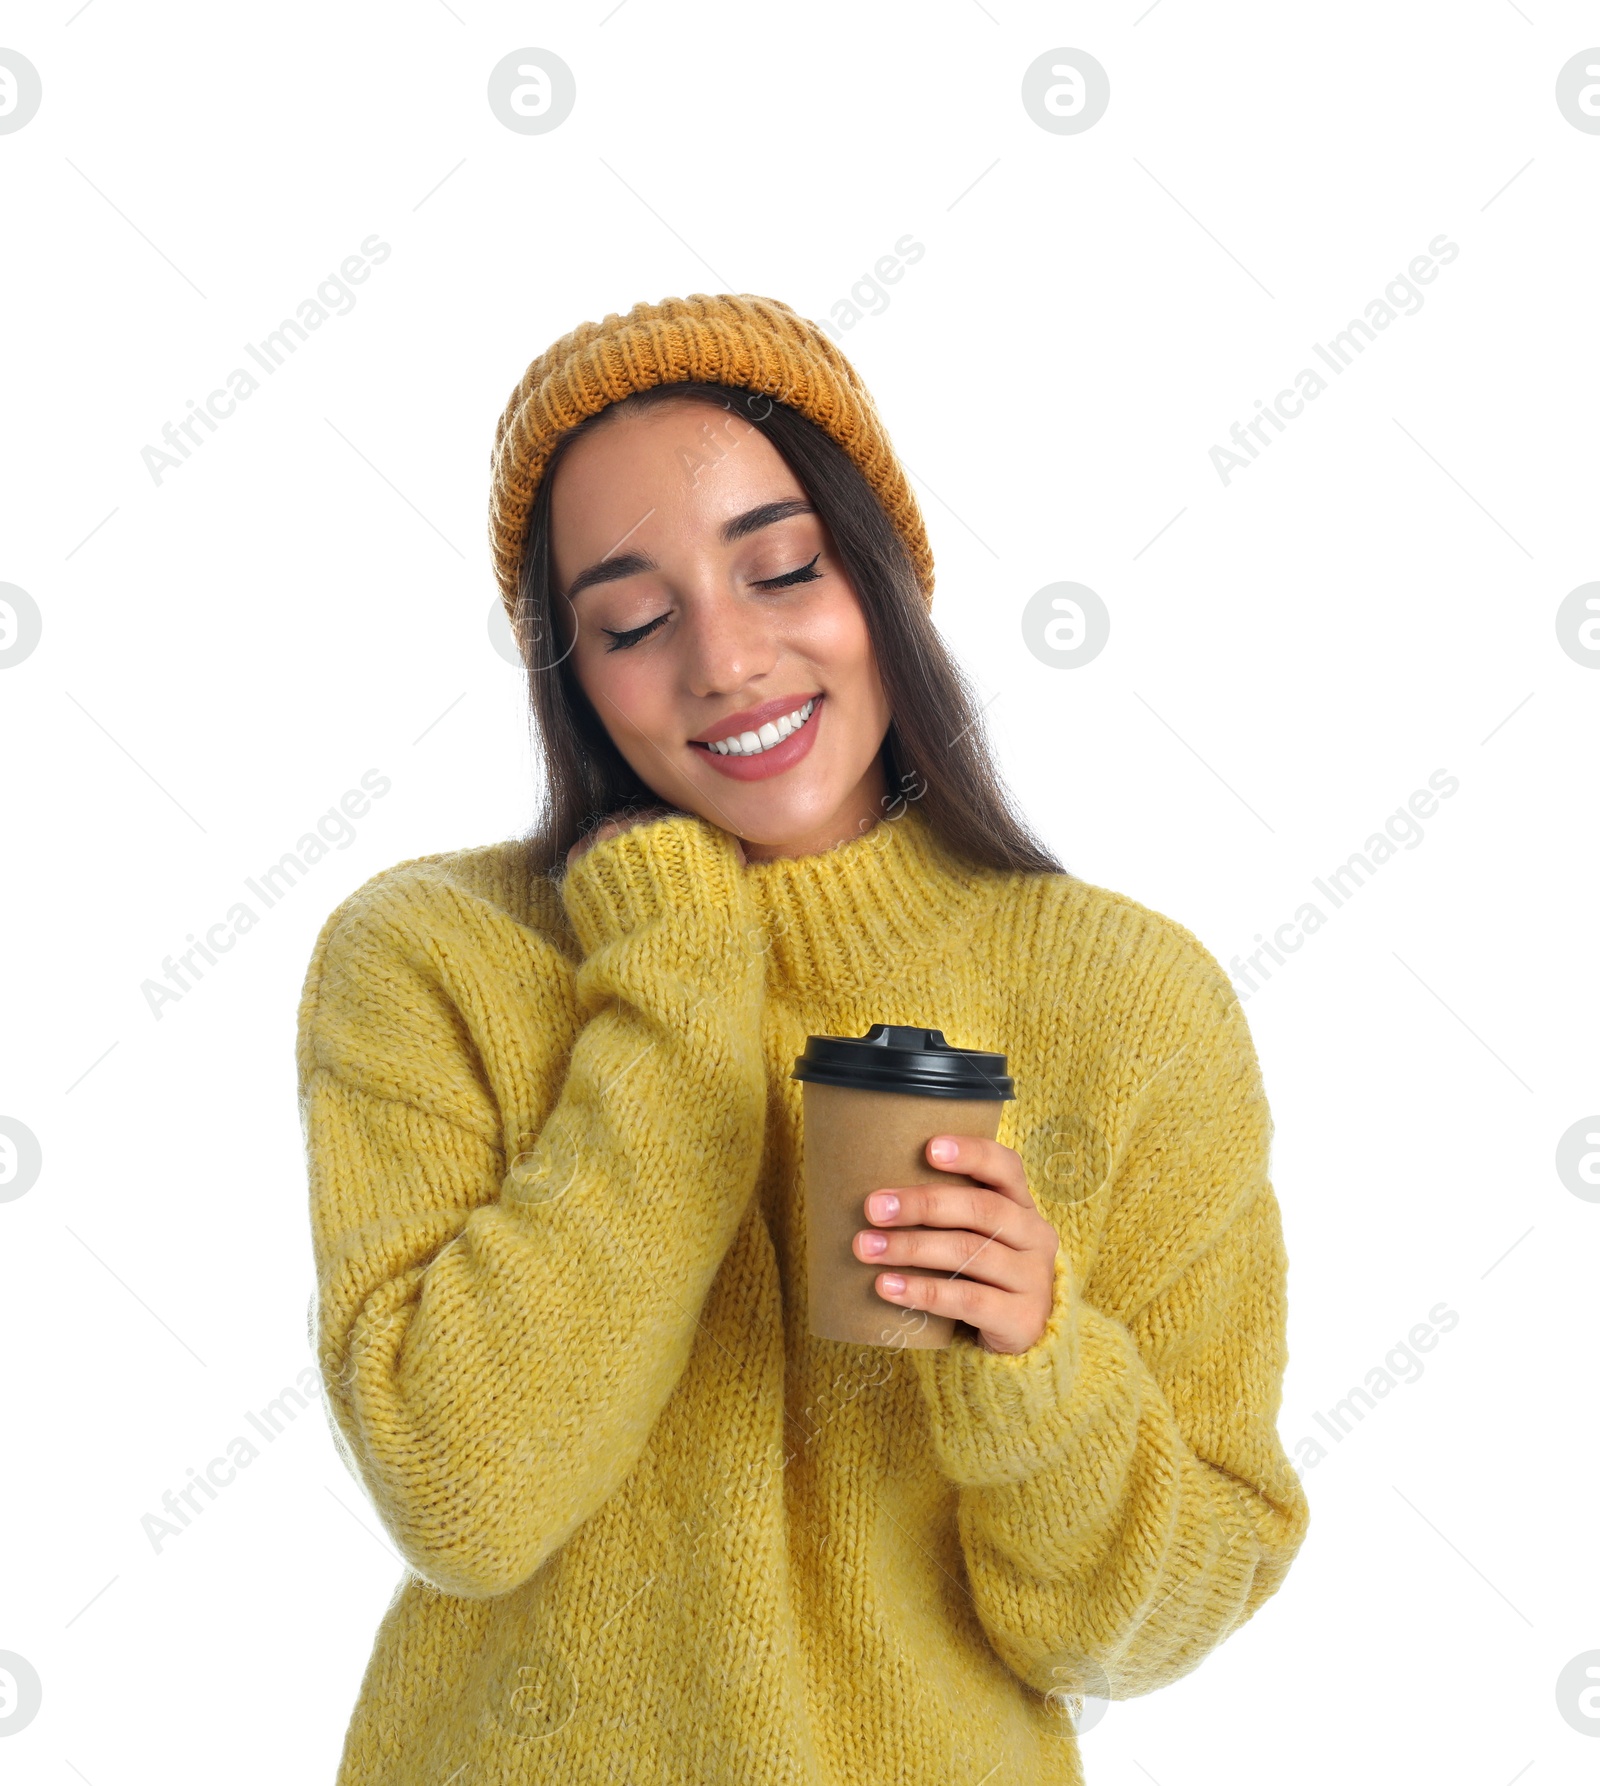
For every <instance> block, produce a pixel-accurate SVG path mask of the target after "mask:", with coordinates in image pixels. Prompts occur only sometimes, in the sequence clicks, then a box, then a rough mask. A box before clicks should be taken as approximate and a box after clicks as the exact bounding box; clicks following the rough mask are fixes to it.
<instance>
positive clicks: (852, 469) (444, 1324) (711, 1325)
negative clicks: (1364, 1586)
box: [299, 295, 1308, 1786]
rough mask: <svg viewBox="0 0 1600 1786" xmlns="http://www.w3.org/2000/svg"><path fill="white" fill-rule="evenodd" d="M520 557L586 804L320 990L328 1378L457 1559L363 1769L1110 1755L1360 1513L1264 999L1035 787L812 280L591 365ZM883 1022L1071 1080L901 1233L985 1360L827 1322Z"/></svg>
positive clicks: (385, 1636) (534, 480) (560, 792)
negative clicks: (1037, 806) (856, 1063)
mask: <svg viewBox="0 0 1600 1786" xmlns="http://www.w3.org/2000/svg"><path fill="white" fill-rule="evenodd" d="M491 538H492V542H493V546H494V551H495V560H496V568H497V572H498V575H499V578H500V582H501V588H502V593H503V595H504V597H505V600H506V602H507V606H508V610H509V611H510V612H511V613H512V614H513V617H514V621H515V625H516V630H517V633H518V637H519V642H520V645H521V648H522V650H523V653H524V656H525V658H526V660H527V663H528V666H529V678H530V693H531V701H532V710H533V714H534V717H535V720H536V722H537V726H538V731H539V736H540V741H541V745H542V755H543V761H544V768H545V775H546V793H545V803H544V812H543V814H542V820H541V823H540V825H539V827H538V829H537V831H536V832H535V833H534V834H533V835H532V836H531V837H530V838H529V839H526V840H522V841H513V842H508V843H501V844H495V845H491V846H488V847H484V848H476V849H466V850H459V851H453V852H449V853H446V854H441V855H434V856H426V857H422V858H420V859H418V860H415V861H411V862H404V863H401V864H399V865H397V866H396V867H394V868H391V869H389V870H388V871H386V872H385V873H383V874H380V875H378V876H376V877H375V878H374V879H373V880H371V881H369V882H368V883H367V884H366V885H365V886H364V887H362V888H360V889H359V890H358V891H357V892H355V893H354V894H352V895H351V896H350V898H348V899H347V900H345V901H344V903H343V904H342V905H341V906H340V907H339V908H338V909H337V910H336V911H335V912H334V913H333V914H332V915H331V916H330V918H329V919H328V921H327V923H326V925H325V926H324V928H323V930H322V933H321V935H320V937H319V939H318V942H317V945H316V950H315V954H314V956H313V958H312V961H311V965H310V969H309V972H308V975H307V979H306V985H305V991H304V995H303V999H302V1005H301V1017H300V1038H299V1071H300V1085H301V1097H302V1109H303V1113H304V1120H305V1125H306V1134H307V1145H308V1156H309V1162H310V1174H311V1215H312V1224H313V1233H314V1241H315V1252H316V1264H317V1273H318V1306H317V1338H318V1349H319V1358H320V1364H321V1369H322V1372H323V1377H324V1381H325V1384H326V1388H327V1394H328V1400H329V1405H330V1407H331V1409H332V1413H333V1416H334V1423H335V1429H336V1433H337V1436H338V1438H339V1439H340V1441H341V1447H342V1449H343V1450H344V1452H345V1455H346V1458H347V1461H348V1463H349V1465H350V1467H351V1468H352V1470H353V1471H354V1472H355V1473H356V1474H358V1475H359V1477H360V1479H361V1481H362V1482H363V1483H364V1484H365V1486H366V1488H367V1490H368V1492H369V1493H370V1495H371V1496H372V1499H373V1501H374V1503H375V1504H376V1506H377V1508H378V1509H379V1512H380V1513H381V1515H382V1518H383V1520H384V1523H385V1525H386V1527H387V1529H388V1531H389V1533H390V1535H391V1536H392V1538H393V1540H394V1542H395V1544H396V1546H397V1547H398V1548H399V1550H400V1551H401V1552H402V1553H403V1555H404V1556H405V1558H406V1561H407V1563H408V1565H409V1567H410V1570H411V1573H408V1575H407V1576H406V1578H405V1579H404V1581H403V1582H402V1584H401V1586H400V1588H399V1589H398V1591H397V1593H396V1596H395V1598H394V1600H393V1602H392V1604H391V1605H390V1607H389V1609H388V1612H387V1613H386V1615H385V1617H384V1620H383V1622H382V1625H381V1628H380V1630H379V1632H378V1636H377V1643H376V1647H375V1650H374V1653H373V1656H372V1659H371V1662H370V1664H369V1666H368V1670H367V1674H366V1677H365V1680H364V1682H363V1685H362V1690H361V1695H360V1700H359V1703H358V1704H357V1706H356V1708H355V1712H354V1715H353V1717H352V1720H351V1724H350V1728H349V1731H348V1734H347V1737H346V1742H345V1749H344V1758H343V1764H342V1767H341V1771H340V1774H339V1781H340V1786H368V1783H372V1786H376V1783H377V1782H380V1781H381V1782H383V1783H384V1786H408V1783H410V1782H423V1781H427V1782H430V1783H443V1782H447V1781H456V1780H459V1781H460V1782H461V1786H469V1783H470V1786H477V1783H479V1782H482V1783H485V1786H487V1783H489V1782H497V1783H498V1782H507V1781H513V1780H515V1781H561V1782H565V1783H577V1786H583V1783H587V1782H599V1781H625V1780H637V1781H640V1782H650V1783H651V1786H655V1783H657V1782H666V1781H674V1782H677V1781H682V1782H691V1781H693V1782H718V1783H721V1782H745V1781H748V1782H751V1783H752V1786H754V1783H755V1782H761V1783H762V1786H767V1783H769V1782H774V1781H789V1782H794V1783H796V1786H824V1783H825V1782H826V1783H829V1786H832V1783H836V1782H837V1783H843V1782H851V1783H854V1782H861V1783H863V1786H865V1783H868V1782H871V1783H872V1786H878V1783H880V1782H884V1783H887V1782H890V1781H895V1782H903V1783H905V1786H933V1783H934V1782H938V1783H939V1786H946V1783H947V1782H950V1781H955V1780H960V1781H972V1782H977V1781H979V1780H993V1781H995V1782H997V1783H998V1782H1001V1781H1024V1780H1026V1781H1030V1782H1032V1781H1041V1782H1063V1783H1065V1782H1077V1781H1080V1780H1081V1779H1082V1777H1083V1776H1082V1773H1081V1770H1080V1765H1079V1757H1078V1744H1077V1735H1076V1730H1075V1726H1074V1722H1073V1714H1074V1712H1075V1711H1079V1710H1081V1704H1082V1698H1083V1696H1085V1695H1095V1696H1097V1697H1099V1698H1103V1699H1116V1698H1128V1697H1132V1696H1134V1695H1137V1694H1142V1693H1148V1692H1150V1691H1152V1690H1153V1689H1155V1688H1157V1687H1160V1686H1162V1685H1164V1684H1165V1683H1167V1682H1169V1681H1172V1680H1175V1679H1177V1678H1178V1677H1180V1676H1181V1675H1183V1674H1185V1673H1187V1672H1188V1671H1189V1670H1191V1669H1192V1668H1194V1667H1195V1666H1196V1665H1197V1664H1198V1663H1199V1661H1200V1660H1201V1659H1202V1658H1203V1657H1204V1656H1205V1655H1206V1654H1207V1652H1208V1651H1210V1650H1211V1649H1213V1648H1214V1647H1215V1646H1216V1645H1217V1644H1219V1643H1220V1642H1221V1641H1222V1640H1223V1639H1224V1638H1225V1637H1226V1636H1227V1635H1228V1634H1229V1633H1230V1632H1231V1631H1233V1630H1235V1629H1236V1628H1237V1627H1238V1626H1239V1625H1240V1624H1241V1623H1243V1622H1244V1621H1245V1620H1246V1619H1248V1618H1249V1617H1251V1615H1252V1614H1253V1613H1254V1612H1255V1611H1256V1610H1257V1609H1258V1608H1259V1607H1260V1606H1261V1605H1262V1603H1263V1602H1264V1601H1265V1600H1266V1599H1267V1598H1268V1597H1269V1596H1270V1595H1271V1594H1272V1593H1273V1592H1274V1590H1275V1589H1276V1588H1277V1587H1278V1585H1279V1583H1280V1582H1281V1581H1282V1579H1283V1576H1284V1572H1285V1571H1286V1569H1287V1568H1288V1566H1289V1564H1290V1561H1291V1560H1292V1558H1293V1557H1294V1555H1295V1553H1296V1551H1297V1550H1298V1548H1299V1546H1300V1543H1301V1540H1302V1538H1303V1536H1304V1533H1305V1529H1306V1523H1307V1517H1308V1514H1307V1508H1306V1503H1305V1500H1304V1497H1303V1495H1302V1492H1301V1489H1300V1485H1299V1482H1298V1480H1297V1478H1296V1477H1295V1475H1294V1474H1293V1472H1292V1470H1291V1468H1290V1466H1289V1463H1288V1461H1287V1459H1286V1457H1285V1455H1284V1453H1283V1451H1282V1449H1281V1447H1280V1445H1279V1441H1278V1437H1277V1433H1276V1430H1275V1426H1274V1421H1275V1417H1276V1412H1277V1408H1278V1403H1279V1398H1280V1393H1281V1382H1282V1372H1283V1367H1284V1363H1285V1358H1286V1351H1285V1343H1284V1328H1285V1311H1284V1289H1285V1279H1286V1260H1285V1256H1284V1250H1283V1244H1282V1238H1281V1232H1280V1224H1279V1215H1278V1208H1277V1204H1276V1201H1275V1198H1274V1194H1273V1190H1272V1187H1271V1184H1270V1182H1269V1179H1268V1144H1269V1139H1270V1135H1271V1119H1270V1116H1269V1114H1268V1110H1267V1105H1266V1102H1265V1098H1264V1095H1263V1091H1262V1085H1261V1078H1260V1073H1259V1069H1258V1066H1257V1061H1256V1056H1255V1053H1254V1050H1253V1048H1252V1045H1251V1041H1250V1037H1249V1033H1248V1031H1247V1029H1246V1026H1245V1022H1244V1018H1243V1015H1242V1013H1241V1010H1240V1007H1239V1004H1238V1001H1237V1000H1236V998H1235V997H1234V996H1233V994H1232V991H1231V989H1230V987H1229V984H1228V980H1227V976H1226V975H1225V974H1224V973H1223V972H1222V970H1221V969H1220V968H1219V967H1218V965H1217V963H1216V962H1215V960H1214V959H1213V958H1212V957H1211V955H1210V954H1208V953H1207V951H1206V950H1205V949H1204V948H1203V947H1202V946H1201V945H1200V943H1199V942H1197V941H1196V939H1195V938H1194V937H1193V936H1192V935H1190V933H1189V932H1188V931H1187V930H1185V929H1183V928H1182V927H1181V926H1179V925H1177V924H1175V923H1173V922H1171V921H1170V920H1169V919H1166V918H1164V917H1162V916H1161V915H1159V914H1158V913H1155V912H1152V911H1149V910H1147V909H1146V908H1144V907H1143V906H1140V905H1138V904H1136V903H1135V902H1133V901H1132V900H1130V899H1127V898H1124V897H1122V896H1120V895H1118V894H1116V893H1113V892H1109V891H1106V890H1104V889H1101V888H1098V887H1096V886H1093V885H1091V884H1088V883H1086V882H1084V881H1081V880H1079V879H1076V878H1074V877H1072V876H1070V875H1068V874H1066V873H1064V872H1063V871H1062V870H1061V868H1060V866H1059V864H1057V863H1056V862H1055V861H1054V860H1053V859H1052V858H1051V857H1050V856H1049V854H1048V853H1047V852H1046V851H1045V850H1044V849H1043V848H1041V847H1040V845H1038V844H1037V843H1036V842H1034V841H1033V840H1032V838H1030V836H1029V835H1028V833H1027V831H1026V830H1025V828H1024V827H1023V825H1022V824H1021V823H1020V822H1019V821H1018V820H1017V818H1016V817H1015V816H1014V815H1013V814H1012V812H1011V811H1010V810H1009V808H1008V806H1007V803H1006V800H1005V798H1004V796H1003V794H1002V792H1001V790H1000V786H999V783H998V780H997V778H996V776H995V774H994V772H993V770H992V768H991V766H990V763H989V759H988V757H987V755H986V752H985V748H984V745H983V742H982V737H981V732H980V728H979V715H978V713H977V712H976V711H975V709H974V706H973V703H972V699H971V696H970V693H969V691H968V688H967V686H966V684H965V682H964V681H963V679H962V677H961V675H960V674H959V672H958V671H957V669H956V668H955V666H954V665H953V663H952V662H951V660H950V659H949V657H948V656H947V654H946V652H945V650H944V647H943V645H942V644H941V642H940V639H939V635H938V634H937V632H936V631H935V630H934V628H933V625H932V622H931V619H930V618H929V612H928V603H929V601H930V600H931V593H932V560H931V555H930V553H929V551H928V546H927V541H926V538H925V535H924V533H923V528H922V522H921V518H920V516H919V514H918V511H917V507H916V503H915V501H914V499H913V497H912V495H911V492H910V489H909V487H908V485H907V483H906V481H905V478H904V475H903V473H902V471H901V468H900V466H899V464H898V462H897V460H896V459H895V457H894V454H893V452H892V451H891V449H890V446H889V442H888V438H887V436H886V434H885V432H884V429H883V425H882V423H881V421H880V420H879V418H878V415H877V413H876V410H875V409H874V406H873V404H872V401H871V399H870V397H869V396H868V394H867V392H866V391H865V390H864V388H863V387H862V385H861V383H860V381H859V379H858V378H857V376H856V374H855V373H854V371H853V370H852V369H851V367H850V366H849V364H848V362H846V361H845V359H844V358H843V356H842V355H841V354H840V353H839V351H838V349H837V348H836V347H835V346H834V345H833V344H832V343H831V342H830V341H829V340H828V339H827V338H826V337H825V336H824V335H822V333H821V332H820V331H819V330H817V329H816V328H815V327H814V326H813V325H812V324H811V323H809V322H807V321H805V320H804V319H802V318H800V317H798V316H797V315H795V314H794V312H792V311H791V310H790V309H789V308H788V307H787V306H785V305H783V304H781V303H778V302H775V301H773V300H770V299H761V298H752V297H748V296H742V297H734V296H727V295H724V296H720V297H705V296H697V297H694V298H691V299H688V300H677V299H673V300H667V301H665V302H663V303H661V304H657V305H647V304H640V305H637V306H635V308H634V309H633V310H632V311H631V312H630V313H629V314H628V315H627V316H626V317H621V316H617V315H615V314H613V315H610V316H608V317H607V318H606V319H605V321H604V323H602V324H598V325H596V324H592V323H591V324H585V325H583V326H582V327H580V328H579V329H577V330H575V331H573V332H572V333H571V334H569V335H567V336H565V337H564V338H563V339H562V340H560V341H558V342H556V343H555V345H554V346H553V347H551V348H550V349H549V350H548V352H546V353H545V354H543V355H541V356H540V358H539V359H537V360H535V361H534V363H533V365H532V366H531V367H530V368H529V369H528V372H527V374H526V376H525V377H524V378H523V379H522V381H521V383H520V384H519V386H518V388H517V390H516V391H515V392H514V393H513V395H512V398H511V401H510V404H509V405H508V407H507V409H506V412H505V415H504V417H503V419H502V421H501V424H500V427H499V430H498V433H497V439H496V452H495V458H494V483H493V499H492V505H491ZM880 1021H881V1022H888V1023H903V1024H925V1025H930V1026H934V1027H939V1028H942V1029H943V1030H944V1031H945V1034H946V1037H947V1039H948V1040H949V1041H950V1042H951V1043H952V1044H954V1045H956V1046H958V1047H968V1048H983V1049H995V1050H998V1051H1001V1052H1004V1053H1005V1054H1006V1055H1007V1057H1008V1071H1009V1072H1010V1074H1011V1075H1012V1077H1013V1078H1014V1080H1015V1083H1016V1097H1015V1099H1014V1101H1012V1102H1010V1103H1007V1104H1006V1105H1005V1106H1004V1112H1005V1114H1004V1116H1003V1118H1002V1128H1001V1133H1000V1138H999V1139H997V1140H988V1139H985V1138H983V1137H973V1136H965V1135H960V1134H957V1135H953V1136H950V1137H944V1138H941V1137H935V1138H934V1139H933V1140H932V1141H931V1142H930V1144H929V1147H928V1159H929V1162H930V1164H931V1165H933V1166H935V1167H937V1168H940V1169H943V1170H947V1171H950V1172H953V1173H961V1174H964V1175H965V1177H964V1178H963V1180H962V1181H961V1184H960V1185H959V1186H958V1185H957V1184H956V1183H952V1184H951V1185H950V1186H949V1187H945V1188H941V1187H940V1186H938V1185H937V1184H935V1185H931V1186H924V1187H919V1188H910V1187H901V1188H900V1190H899V1196H898V1208H897V1209H892V1208H888V1207H882V1206H880V1204H879V1201H878V1194H877V1193H874V1194H873V1196H872V1197H869V1198H868V1199H867V1200H866V1202H865V1203H864V1205H863V1210H862V1228H861V1232H860V1234H859V1235H858V1236H857V1239H856V1242H855V1245H856V1251H857V1255H858V1257H859V1258H860V1259H862V1260H863V1261H870V1262H871V1263H873V1264H875V1265H877V1266H878V1267H880V1268H881V1270H880V1271H879V1275H878V1276H877V1279H876V1283H877V1286H878V1290H879V1293H880V1294H881V1296H882V1297H883V1299H884V1307H885V1310H886V1312H888V1311H892V1310H893V1309H895V1308H898V1309H901V1310H906V1311H912V1312H914V1313H917V1314H920V1312H921V1311H928V1312H929V1313H931V1314H945V1315H949V1316H951V1317H953V1318H955V1319H956V1320H957V1321H958V1322H959V1323H960V1325H959V1326H958V1327H957V1328H956V1329H955V1334H956V1337H955V1339H954V1341H953V1342H952V1344H951V1345H950V1346H949V1347H948V1348H946V1349H943V1350H939V1349H897V1348H895V1347H894V1346H847V1345H843V1344H839V1343H836V1342H833V1341H829V1340H820V1339H814V1338H812V1337H810V1336H809V1335H808V1333H807V1323H806V1284H805V1280H804V1265H805V1235H804V1228H803V1221H802V1217H803V1208H802V1202H801V1198H800V1196H799V1194H798V1187H799V1185H800V1182H801V1180H800V1146H801V1132H800V1113H801V1104H800V1097H799V1093H800V1086H799V1084H798V1083H797V1082H796V1081H795V1080H793V1079H792V1078H791V1077H790V1071H791V1068H792V1067H793V1064H794V1061H795V1057H796V1056H797V1055H798V1054H799V1053H800V1052H801V1050H802V1049H803V1047H804V1045H805V1039H806V1037H807V1035H808V1034H831V1035H839V1036H859V1035H861V1034H862V1033H863V1032H864V1031H865V1030H866V1029H867V1028H868V1026H869V1025H870V1024H871V1023H874V1022H880ZM941 1141H947V1142H948V1146H941ZM969 1179H970V1180H975V1181H976V1188H974V1187H973V1186H972V1185H971V1184H968V1183H967V1182H966V1181H967V1180H969ZM885 1189H887V1190H891V1191H892V1190H894V1189H895V1187H885Z"/></svg>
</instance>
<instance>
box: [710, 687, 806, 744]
mask: <svg viewBox="0 0 1600 1786" xmlns="http://www.w3.org/2000/svg"><path fill="white" fill-rule="evenodd" d="M816 704H817V698H816V696H815V695H813V696H812V697H811V699H810V700H809V701H807V702H806V704H805V705H804V706H803V707H796V708H795V710H794V712H793V713H785V714H784V715H783V717H782V718H781V719H778V720H770V719H769V720H768V721H767V723H766V724H765V725H764V726H762V728H761V730H760V731H759V732H740V733H739V734H738V735H737V736H736V737H733V738H719V739H718V740H717V741H716V743H715V744H713V745H712V746H711V749H712V750H714V751H715V752H716V753H717V755H718V756H719V757H749V756H759V755H760V753H761V752H762V751H764V750H771V749H772V747H773V745H774V744H781V743H782V742H783V741H784V739H785V738H787V737H788V736H789V734H790V733H791V732H798V731H799V730H800V728H801V726H803V725H804V724H805V723H806V721H807V720H808V719H810V717H811V711H812V709H813V708H814V707H815V706H816Z"/></svg>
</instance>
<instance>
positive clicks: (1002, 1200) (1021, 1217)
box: [863, 1184, 1044, 1246]
mask: <svg viewBox="0 0 1600 1786" xmlns="http://www.w3.org/2000/svg"><path fill="white" fill-rule="evenodd" d="M886 1200H887V1201H886ZM891 1203H893V1204H894V1205H895V1206H896V1207H893V1208H891V1207H890V1204H891ZM863 1208H864V1209H865V1210H866V1216H867V1220H868V1221H869V1222H874V1223H876V1224H877V1225H878V1226H879V1227H882V1228H889V1227H894V1228H970V1229H972V1231H973V1233H975V1234H985V1235H988V1234H997V1235H999V1237H1000V1238H1001V1239H1002V1240H1004V1241H1005V1242H1006V1243H1007V1244H1008V1245H1010V1246H1025V1245H1027V1243H1028V1240H1029V1237H1030V1236H1031V1235H1033V1234H1035V1233H1036V1231H1037V1225H1038V1223H1040V1222H1041V1221H1043V1219H1044V1218H1043V1217H1042V1216H1040V1215H1039V1214H1038V1212H1037V1211H1035V1210H1034V1209H1032V1208H1031V1207H1030V1208H1028V1209H1023V1208H1022V1207H1021V1206H1020V1205H1019V1204H1017V1203H1014V1202H1012V1200H1011V1199H1010V1198H1009V1197H1007V1196H1006V1195H1005V1194H1004V1193H1003V1192H1001V1191H991V1190H987V1189H985V1188H984V1186H982V1185H937V1184H926V1185H920V1184H912V1185H898V1186H895V1187H893V1188H890V1189H885V1190H881V1191H873V1192H872V1193H871V1195H870V1196H869V1197H868V1198H867V1199H866V1202H865V1203H864V1205H863Z"/></svg>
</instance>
